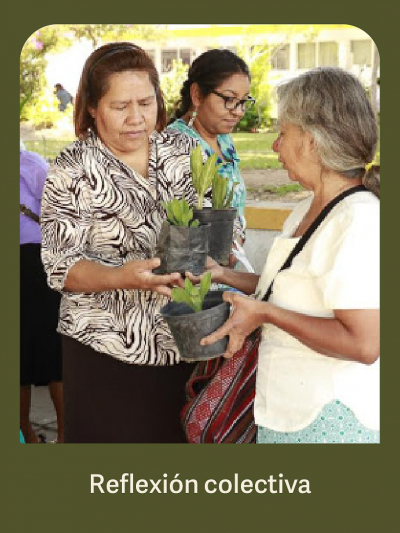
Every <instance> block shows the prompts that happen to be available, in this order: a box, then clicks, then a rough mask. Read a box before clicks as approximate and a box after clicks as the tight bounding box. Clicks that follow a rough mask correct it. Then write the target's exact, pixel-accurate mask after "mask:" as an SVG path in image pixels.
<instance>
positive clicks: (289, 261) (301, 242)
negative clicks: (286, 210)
mask: <svg viewBox="0 0 400 533" xmlns="http://www.w3.org/2000/svg"><path fill="white" fill-rule="evenodd" d="M366 190H367V189H366V188H365V187H364V185H357V187H352V188H351V189H347V190H346V191H344V192H342V193H341V194H339V195H338V196H336V197H335V198H334V199H333V200H331V201H330V202H329V203H328V204H327V205H326V206H325V207H324V208H323V209H322V211H321V212H320V213H319V215H318V216H317V217H316V218H315V220H314V221H313V222H312V224H311V225H310V227H309V228H308V229H307V231H306V232H305V233H304V234H303V235H302V236H301V237H300V239H299V241H298V242H297V244H296V246H294V248H293V250H292V251H291V252H290V254H289V257H288V258H287V259H286V261H285V262H284V263H283V265H282V266H281V268H280V269H279V270H278V272H277V273H276V275H278V274H279V272H281V271H282V270H285V269H286V268H289V267H290V266H291V264H292V261H293V259H294V258H295V257H296V255H298V254H299V253H300V252H301V250H302V249H303V248H304V245H305V244H306V242H307V241H308V240H309V238H310V237H311V235H312V234H313V233H314V231H315V230H316V229H317V228H318V226H319V225H320V224H321V222H322V221H323V220H324V219H325V218H326V216H327V215H328V214H329V213H330V211H331V210H332V209H333V208H334V207H335V205H336V204H338V203H339V202H340V201H341V200H343V198H346V196H350V195H351V194H354V193H356V192H361V191H366ZM275 277H276V276H275ZM274 281H275V279H273V280H272V281H271V283H270V286H269V287H268V289H267V291H266V293H265V294H264V296H263V298H262V299H263V300H264V301H267V300H268V298H269V297H270V296H271V294H272V286H273V284H274Z"/></svg>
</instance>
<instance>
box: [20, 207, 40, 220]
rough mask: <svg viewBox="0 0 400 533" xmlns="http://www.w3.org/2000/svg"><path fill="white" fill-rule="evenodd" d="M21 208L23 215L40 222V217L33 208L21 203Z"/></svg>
mask: <svg viewBox="0 0 400 533" xmlns="http://www.w3.org/2000/svg"><path fill="white" fill-rule="evenodd" d="M19 210H20V212H21V213H22V214H23V215H25V216H27V217H29V218H31V219H32V220H34V221H35V222H37V223H38V224H39V223H40V218H39V217H38V215H37V214H36V213H34V212H33V211H32V210H31V209H29V207H26V205H24V204H21V203H20V204H19Z"/></svg>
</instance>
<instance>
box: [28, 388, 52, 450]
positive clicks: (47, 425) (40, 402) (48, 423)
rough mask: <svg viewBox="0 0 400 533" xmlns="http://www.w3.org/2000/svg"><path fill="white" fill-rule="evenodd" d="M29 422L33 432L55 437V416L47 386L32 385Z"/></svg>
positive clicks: (49, 437) (49, 438)
mask: <svg viewBox="0 0 400 533" xmlns="http://www.w3.org/2000/svg"><path fill="white" fill-rule="evenodd" d="M31 422H32V426H33V429H34V430H35V433H36V434H37V435H38V434H39V433H41V434H42V435H45V436H46V440H47V441H50V440H56V439H57V418H56V413H55V410H54V407H53V403H52V401H51V399H50V394H49V389H48V387H32V407H31Z"/></svg>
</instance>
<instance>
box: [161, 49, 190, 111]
mask: <svg viewBox="0 0 400 533" xmlns="http://www.w3.org/2000/svg"><path fill="white" fill-rule="evenodd" d="M188 68H189V67H188V66H187V65H184V64H183V63H182V61H180V60H179V61H176V60H174V61H173V62H172V68H171V70H170V71H169V72H166V73H165V74H163V75H162V76H161V90H162V92H163V95H164V100H165V106H166V109H167V116H168V118H171V117H172V116H173V114H174V111H175V106H176V104H177V102H178V101H179V99H180V91H181V87H182V85H183V82H184V81H185V79H186V76H187V71H188Z"/></svg>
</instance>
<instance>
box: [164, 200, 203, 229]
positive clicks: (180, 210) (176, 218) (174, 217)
mask: <svg viewBox="0 0 400 533" xmlns="http://www.w3.org/2000/svg"><path fill="white" fill-rule="evenodd" d="M162 205H163V207H164V209H165V210H166V211H167V218H168V222H169V223H170V224H172V225H173V226H187V227H189V226H191V227H192V228H195V227H197V226H198V225H199V221H198V220H193V209H190V207H189V204H188V203H187V201H186V200H185V199H184V198H182V200H177V199H174V200H171V202H163V203H162Z"/></svg>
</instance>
